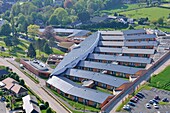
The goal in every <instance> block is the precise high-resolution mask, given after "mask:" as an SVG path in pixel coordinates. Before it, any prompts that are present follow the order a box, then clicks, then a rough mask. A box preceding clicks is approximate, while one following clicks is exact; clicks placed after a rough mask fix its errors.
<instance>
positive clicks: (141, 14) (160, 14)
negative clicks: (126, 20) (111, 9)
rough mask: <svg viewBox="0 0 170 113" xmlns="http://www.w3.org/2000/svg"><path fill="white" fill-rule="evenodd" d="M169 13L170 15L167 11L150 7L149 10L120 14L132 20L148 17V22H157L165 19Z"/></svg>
mask: <svg viewBox="0 0 170 113" xmlns="http://www.w3.org/2000/svg"><path fill="white" fill-rule="evenodd" d="M155 12H156V13H155ZM169 13H170V11H169V9H165V8H159V7H151V8H142V9H138V10H132V11H126V12H122V13H121V14H123V15H126V16H127V17H130V18H134V19H139V18H146V17H148V18H149V20H150V21H154V20H158V19H159V18H164V19H167V17H168V15H169Z"/></svg>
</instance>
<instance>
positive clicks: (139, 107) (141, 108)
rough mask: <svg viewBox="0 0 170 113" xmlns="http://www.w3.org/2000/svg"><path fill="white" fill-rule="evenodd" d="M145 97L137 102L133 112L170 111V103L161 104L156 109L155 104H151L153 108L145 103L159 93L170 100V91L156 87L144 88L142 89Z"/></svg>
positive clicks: (165, 112) (162, 112) (157, 112)
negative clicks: (147, 106) (149, 107)
mask: <svg viewBox="0 0 170 113" xmlns="http://www.w3.org/2000/svg"><path fill="white" fill-rule="evenodd" d="M141 92H142V93H143V94H144V95H145V98H143V99H140V100H139V101H138V103H137V104H136V107H132V110H131V112H132V113H170V103H169V104H166V105H159V104H158V106H159V109H155V108H154V107H153V105H151V104H150V105H151V109H148V108H146V106H145V104H146V103H148V102H149V100H152V99H153V98H154V97H155V95H158V96H159V97H160V98H161V99H162V98H164V97H166V98H168V99H169V100H170V91H165V90H159V89H156V88H152V89H151V90H142V91H141Z"/></svg>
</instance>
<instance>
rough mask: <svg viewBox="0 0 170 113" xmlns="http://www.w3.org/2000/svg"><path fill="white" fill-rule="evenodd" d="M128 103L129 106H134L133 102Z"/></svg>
mask: <svg viewBox="0 0 170 113" xmlns="http://www.w3.org/2000/svg"><path fill="white" fill-rule="evenodd" d="M128 104H129V105H130V106H136V105H135V103H133V102H128Z"/></svg>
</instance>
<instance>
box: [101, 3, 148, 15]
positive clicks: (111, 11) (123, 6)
mask: <svg viewBox="0 0 170 113" xmlns="http://www.w3.org/2000/svg"><path fill="white" fill-rule="evenodd" d="M145 6H146V4H118V5H115V6H113V9H109V10H102V11H101V13H107V14H110V15H114V13H115V12H121V11H126V10H133V9H136V8H141V7H145Z"/></svg>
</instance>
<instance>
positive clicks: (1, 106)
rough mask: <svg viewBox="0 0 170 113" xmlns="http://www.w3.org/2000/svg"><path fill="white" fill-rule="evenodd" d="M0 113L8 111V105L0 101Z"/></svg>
mask: <svg viewBox="0 0 170 113" xmlns="http://www.w3.org/2000/svg"><path fill="white" fill-rule="evenodd" d="M0 113H6V106H5V103H3V102H0Z"/></svg>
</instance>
